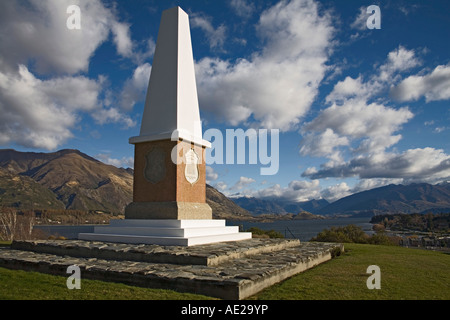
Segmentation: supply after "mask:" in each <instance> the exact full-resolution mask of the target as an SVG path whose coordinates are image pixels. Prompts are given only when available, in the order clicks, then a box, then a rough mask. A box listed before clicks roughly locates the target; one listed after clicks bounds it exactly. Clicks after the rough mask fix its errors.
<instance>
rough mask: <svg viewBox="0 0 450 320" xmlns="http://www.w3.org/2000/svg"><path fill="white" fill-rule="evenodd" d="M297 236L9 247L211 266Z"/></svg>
mask: <svg viewBox="0 0 450 320" xmlns="http://www.w3.org/2000/svg"><path fill="white" fill-rule="evenodd" d="M299 244H300V241H299V240H297V239H248V240H242V241H231V242H221V243H213V244H205V245H198V246H192V247H186V246H159V245H150V244H125V243H113V242H100V241H86V240H34V241H14V242H13V244H12V246H11V247H12V248H13V249H16V250H26V251H33V252H40V253H51V254H56V255H69V256H73V257H85V258H100V259H106V260H131V261H142V262H154V263H170V264H192V265H197V264H198V265H206V266H215V265H218V264H220V263H224V262H226V261H228V260H233V259H236V258H242V257H245V256H249V255H254V254H257V253H264V252H272V251H279V250H283V249H285V248H290V247H294V246H298V245H299Z"/></svg>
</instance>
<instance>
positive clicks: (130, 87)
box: [120, 63, 152, 110]
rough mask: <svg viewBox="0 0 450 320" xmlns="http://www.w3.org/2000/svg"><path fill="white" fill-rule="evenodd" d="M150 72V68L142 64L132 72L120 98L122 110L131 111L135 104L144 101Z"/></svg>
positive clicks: (148, 65) (146, 64)
mask: <svg viewBox="0 0 450 320" xmlns="http://www.w3.org/2000/svg"><path fill="white" fill-rule="evenodd" d="M151 70H152V66H151V65H150V64H149V63H144V64H142V65H140V66H138V67H137V68H136V69H135V70H134V72H133V76H132V77H131V78H129V79H127V81H126V82H125V85H124V87H123V89H122V93H121V97H120V106H121V107H122V108H123V109H125V110H131V109H132V108H133V106H134V105H135V104H136V103H137V102H139V101H142V100H144V99H145V93H146V91H147V87H148V82H149V79H150V73H151Z"/></svg>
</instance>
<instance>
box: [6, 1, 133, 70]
mask: <svg viewBox="0 0 450 320" xmlns="http://www.w3.org/2000/svg"><path fill="white" fill-rule="evenodd" d="M73 4H74V1H72V0H39V1H38V0H29V1H1V2H0V30H1V31H0V42H1V43H2V45H1V46H0V56H1V57H2V58H1V62H0V67H1V68H2V69H3V70H6V71H13V70H14V68H15V67H16V66H17V64H25V65H26V64H27V63H28V62H31V61H32V62H34V63H35V67H36V71H37V72H39V73H40V74H46V73H54V72H56V73H67V74H74V73H77V72H80V71H83V72H84V71H87V70H88V68H89V61H90V58H91V57H92V55H93V54H94V52H95V51H96V49H97V48H98V47H99V46H100V45H101V44H102V43H103V42H104V41H106V40H107V39H108V37H109V35H110V33H111V32H112V33H113V35H114V41H115V44H116V47H117V52H118V53H119V54H121V55H125V56H129V55H130V54H131V40H130V36H129V26H128V25H126V24H124V23H120V22H119V21H118V19H117V18H116V16H115V15H114V14H113V13H112V11H111V10H110V9H108V8H106V7H105V6H104V5H103V4H102V2H101V1H98V0H93V1H80V2H78V1H77V5H78V6H79V7H80V9H81V15H82V16H81V18H82V20H81V21H82V22H81V23H82V24H81V29H80V30H69V29H68V28H67V27H66V20H67V19H68V17H69V15H68V14H67V13H66V9H67V7H68V6H69V5H73Z"/></svg>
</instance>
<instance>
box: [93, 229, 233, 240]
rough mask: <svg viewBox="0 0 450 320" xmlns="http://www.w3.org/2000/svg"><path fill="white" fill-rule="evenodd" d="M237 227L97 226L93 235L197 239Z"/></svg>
mask: <svg viewBox="0 0 450 320" xmlns="http://www.w3.org/2000/svg"><path fill="white" fill-rule="evenodd" d="M238 232H239V227H237V226H232V227H231V226H230V227H201V228H194V227H191V228H162V227H116V226H97V227H95V228H94V233H101V234H124V235H135V236H161V237H185V238H188V237H198V236H208V235H219V234H230V233H238Z"/></svg>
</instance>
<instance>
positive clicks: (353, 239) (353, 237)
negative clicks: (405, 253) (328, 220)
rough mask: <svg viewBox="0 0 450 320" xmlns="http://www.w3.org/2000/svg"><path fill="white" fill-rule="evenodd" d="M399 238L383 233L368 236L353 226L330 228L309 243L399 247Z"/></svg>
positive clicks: (359, 228)
mask: <svg viewBox="0 0 450 320" xmlns="http://www.w3.org/2000/svg"><path fill="white" fill-rule="evenodd" d="M400 240H401V238H400V237H393V236H388V235H387V234H385V233H384V232H378V233H375V234H373V235H368V234H367V233H365V232H364V230H363V229H362V228H361V227H358V226H355V225H353V224H351V225H348V226H344V227H331V228H330V229H325V230H323V231H322V232H320V233H319V234H318V235H317V236H315V237H314V238H312V239H311V241H318V242H342V243H366V244H382V245H399V242H400Z"/></svg>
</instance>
